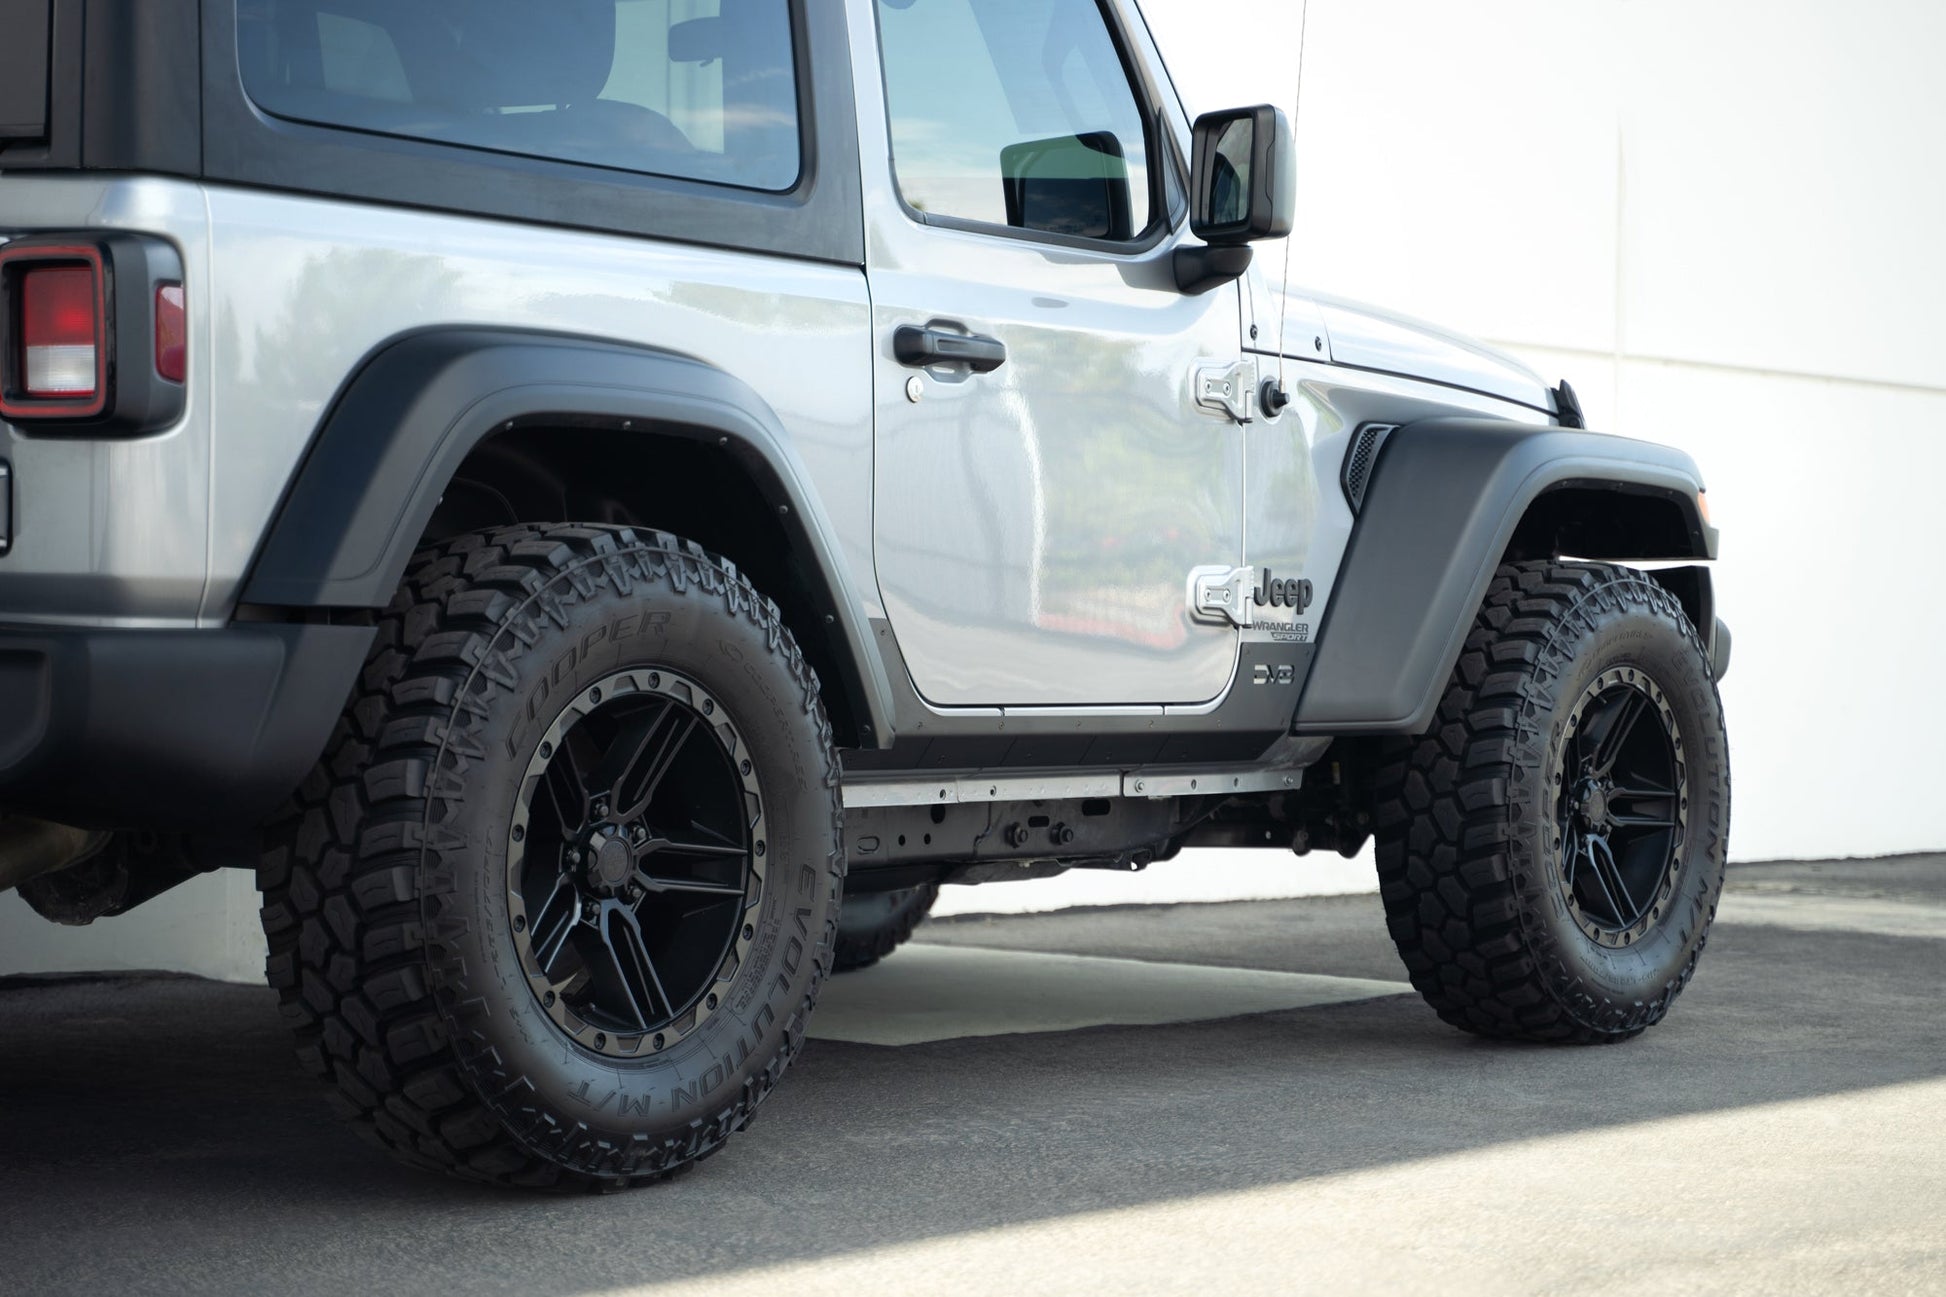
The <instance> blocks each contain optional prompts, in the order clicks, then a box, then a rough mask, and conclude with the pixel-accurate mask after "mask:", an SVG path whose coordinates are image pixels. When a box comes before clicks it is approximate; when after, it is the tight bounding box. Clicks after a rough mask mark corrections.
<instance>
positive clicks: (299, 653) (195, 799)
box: [0, 624, 372, 829]
mask: <svg viewBox="0 0 1946 1297" xmlns="http://www.w3.org/2000/svg"><path fill="white" fill-rule="evenodd" d="M371 639H372V630H371V629H370V628H369V627H359V626H328V625H278V624H261V625H241V624H239V625H236V626H231V627H228V628H226V629H222V630H127V629H86V630H82V629H59V630H55V629H42V628H36V627H0V715H4V716H6V717H7V718H8V724H7V726H6V727H5V728H4V730H0V810H5V811H12V812H17V813H20V814H25V815H33V816H38V817H40V818H42V819H50V820H56V821H59V822H60V823H63V824H75V825H80V826H82V827H90V828H94V827H101V828H122V827H128V828H136V827H139V828H154V829H186V828H207V827H216V826H221V825H235V824H254V823H257V822H258V821H260V820H262V819H263V818H265V817H266V816H268V815H269V814H270V813H272V812H273V811H274V810H276V808H277V806H278V805H279V803H281V802H282V801H283V799H284V798H285V797H287V796H288V795H289V794H290V791H291V790H292V789H293V788H295V787H296V786H297V784H298V781H299V780H301V779H302V778H303V777H304V775H305V773H306V772H307V771H308V770H309V769H310V768H311V765H312V764H313V763H314V762H315V761H316V760H317V757H318V753H319V752H320V751H322V750H323V748H324V744H325V740H326V739H327V738H328V737H329V736H330V733H331V727H332V726H333V725H334V724H336V723H337V719H338V716H339V713H340V712H342V711H343V710H344V705H345V699H346V697H347V696H349V694H350V692H351V686H352V682H353V681H354V680H355V679H356V678H357V675H358V671H359V669H360V667H361V666H362V665H363V664H364V661H365V654H366V652H367V650H368V649H369V647H370V645H371Z"/></svg>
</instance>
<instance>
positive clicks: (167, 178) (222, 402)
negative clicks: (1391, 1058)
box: [0, 0, 1729, 1187]
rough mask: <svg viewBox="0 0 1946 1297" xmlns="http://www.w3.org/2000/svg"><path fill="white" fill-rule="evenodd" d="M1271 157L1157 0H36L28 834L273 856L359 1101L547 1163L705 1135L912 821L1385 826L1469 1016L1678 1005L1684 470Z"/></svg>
mask: <svg viewBox="0 0 1946 1297" xmlns="http://www.w3.org/2000/svg"><path fill="white" fill-rule="evenodd" d="M84 11H85V19H86V21H85V24H84V21H83V19H84ZM1295 178H1296V177H1295V171H1294V161H1293V156H1292V143H1291V138H1290V129H1289V127H1288V125H1287V123H1286V122H1285V120H1284V118H1283V116H1282V115H1281V114H1280V113H1279V112H1277V111H1276V110H1275V109H1272V108H1254V109H1243V110H1239V111H1234V112H1224V113H1216V114H1212V115H1209V116H1205V117H1203V118H1202V119H1201V120H1199V121H1196V122H1194V123H1192V122H1191V121H1190V120H1189V119H1188V118H1187V116H1186V115H1185V114H1184V111H1183V108H1182V105H1181V103H1180V101H1179V100H1178V98H1177V96H1176V94H1175V92H1174V91H1173V90H1172V88H1171V86H1170V82H1169V77H1168V74H1167V72H1166V70H1165V68H1164V65H1163V61H1162V59H1161V57H1160V56H1159V54H1158V52H1157V50H1156V48H1155V45H1154V42H1153V40H1152V38H1151V36H1150V33H1149V31H1148V28H1147V26H1146V25H1145V23H1144V21H1143V18H1142V15H1141V13H1140V11H1139V9H1138V7H1137V4H1136V3H1135V0H413V2H412V3H409V4H406V3H398V2H397V0H202V3H200V4H197V3H191V2H190V0H0V887H18V888H19V889H20V891H21V892H22V893H23V895H24V896H25V898H26V899H27V900H28V901H29V902H30V903H31V904H32V905H33V906H34V907H35V908H36V909H37V910H38V911H39V912H40V913H42V914H43V915H46V916H47V917H49V918H52V919H55V920H58V921H61V922H67V923H86V922H89V921H91V920H94V919H96V918H100V917H103V916H107V915H114V914H119V913H122V912H124V911H126V910H128V909H131V908H133V907H134V906H136V905H139V904H140V903H142V902H143V901H145V900H147V899H149V898H150V897H153V896H154V895H156V894H157V893H159V892H161V891H162V890H164V889H166V888H168V887H170V886H173V885H174V884H176V883H178V882H180V881H182V880H183V879H185V878H188V877H191V876H192V875H194V874H196V873H198V872H200V871H204V870H208V869H212V868H221V867H239V866H240V867H248V868H254V869H255V870H256V871H257V877H258V880H259V885H260V887H261V890H262V893H263V922H264V928H265V931H266V932H267V934H268V936H269V946H270V957H269V969H268V971H269V978H270V982H271V984H272V985H273V986H274V987H276V989H277V991H278V994H279V995H280V997H281V999H282V1003H283V1008H284V1012H285V1014H286V1015H287V1017H288V1018H289V1021H290V1023H291V1026H292V1028H293V1030H294V1031H295V1033H296V1035H297V1039H298V1051H299V1054H300V1056H301V1058H302V1060H303V1062H304V1064H305V1065H306V1067H308V1068H309V1069H310V1070H311V1071H312V1072H314V1073H316V1074H317V1075H318V1076H319V1077H321V1078H323V1079H324V1080H326V1081H327V1082H328V1083H329V1084H330V1085H331V1087H332V1088H333V1089H334V1090H335V1093H336V1098H337V1106H338V1107H339V1108H340V1109H341V1110H342V1111H344V1112H345V1113H346V1114H347V1115H348V1116H349V1117H350V1119H351V1120H352V1121H353V1122H354V1123H355V1124H356V1125H357V1126H358V1127H359V1128H360V1129H361V1130H362V1131H363V1132H364V1133H365V1134H366V1135H368V1136H369V1137H371V1138H373V1139H374V1140H376V1141H377V1142H379V1143H381V1144H383V1145H384V1146H385V1147H387V1148H388V1149H390V1150H392V1151H393V1152H394V1153H396V1154H397V1155H398V1156H400V1157H401V1158H404V1159H405V1160H407V1161H409V1162H412V1163H414V1164H417V1165H421V1166H425V1167H431V1168H437V1169H440V1170H444V1171H448V1172H453V1173H457V1174H461V1175H465V1176H470V1177H475V1178H479V1179H485V1180H490V1181H494V1182H498V1183H504V1184H513V1185H526V1186H537V1187H549V1186H552V1187H585V1186H613V1185H622V1184H629V1183H635V1182H641V1181H646V1180H652V1179H655V1178H658V1177H661V1176H665V1175H667V1174H670V1173H672V1172H675V1171H678V1170H680V1169H682V1168H684V1167H686V1166H688V1165H690V1164H691V1163H693V1162H695V1161H696V1160H697V1159H699V1158H702V1157H705V1156H707V1155H709V1154H710V1153H712V1152H713V1151H715V1150H716V1149H717V1148H718V1147H719V1146H720V1145H721V1144H722V1142H723V1141H724V1140H725V1139H727V1138H728V1137H729V1136H730V1135H731V1134H732V1133H733V1132H735V1131H737V1130H738V1129H740V1128H741V1127H742V1126H743V1125H744V1124H745V1123H746V1122H748V1121H749V1120H750V1117H751V1115H752V1113H753V1112H754V1111H755V1109H756V1107H757V1105H758V1104H759V1103H761V1102H762V1100H763V1099H764V1097H765V1096H766V1095H767V1094H768V1093H769V1092H770V1090H771V1088H772V1087H773V1086H774V1085H776V1083H777V1082H778V1080H779V1079H780V1078H781V1077H782V1075H783V1072H784V1069H785V1068H786V1066H787V1065H788V1064H789V1063H790V1061H791V1060H792V1058H793V1057H794V1056H795V1055H796V1054H797V1052H798V1050H799V1049H800V1048H801V1046H802V1044H803V1041H804V1034H805V1026H806V1022H807V1019H808V1017H809V1015H810V1013H811V1012H812V1007H813V1004H814V1003H815V1001H816V999H817V995H818V990H819V987H820V984H821V982H822V981H823V979H824V978H825V976H826V975H827V974H829V973H830V972H831V971H833V969H834V968H836V969H844V968H847V967H855V966H858V965H860V964H864V963H869V962H871V961H873V960H875V959H878V958H880V957H882V956H884V955H886V954H887V953H889V952H890V951H891V950H892V948H893V947H894V946H895V945H897V943H898V942H899V941H900V940H902V939H903V938H904V937H905V936H907V935H908V934H909V933H910V932H911V930H912V926H913V924H914V923H915V922H917V920H918V919H919V918H920V917H921V916H922V915H923V914H924V912H925V911H926V909H927V908H928V907H929V906H930V905H931V903H932V901H933V898H934V897H935V895H936V894H937V889H938V887H939V885H941V884H943V883H953V882H960V883H975V882H982V881H989V880H994V879H1012V878H1028V877H1036V876H1042V875H1049V874H1055V873H1059V872H1061V871H1064V870H1069V869H1090V868H1108V869H1131V868H1140V867H1141V866H1143V865H1145V864H1147V863H1149V862H1150V861H1152V860H1159V859H1164V858H1167V857H1168V856H1170V855H1171V854H1173V853H1175V852H1177V851H1179V850H1181V849H1182V848H1183V847H1185V846H1231V847H1261V846H1265V845H1277V844H1281V845H1286V846H1289V847H1291V848H1293V849H1295V850H1296V851H1298V852H1299V853H1303V852H1308V851H1319V850H1334V851H1340V852H1344V853H1347V854H1350V853H1353V852H1355V851H1357V850H1358V849H1359V848H1360V847H1361V846H1362V845H1363V844H1364V843H1365V842H1366V841H1367V840H1368V839H1369V838H1373V837H1376V840H1377V855H1378V868H1379V876H1380V883H1381V887H1382V894H1383V898H1384V905H1385V910H1386V913H1387V916H1388V922H1389V926H1390V929H1391V933H1392V936H1393V937H1394V938H1395V939H1396V941H1397V944H1398V948H1399V952H1400V954H1401V956H1402V957H1403V959H1404V962H1405V965H1406V968H1407V969H1408V971H1409V973H1410V975H1411V978H1412V982H1413V984H1414V985H1415V986H1416V987H1417V988H1418V989H1419V990H1420V991H1421V992H1422V993H1423V994H1424V996H1425V998H1426V999H1427V1000H1428V1001H1429V1002H1430V1003H1431V1005H1432V1007H1433V1008H1434V1009H1435V1010H1436V1011H1437V1012H1438V1014H1439V1015H1440V1016H1441V1017H1442V1018H1444V1019H1445V1020H1446V1021H1448V1022H1450V1023H1452V1024H1454V1025H1455V1026H1458V1027H1461V1028H1464V1029H1466V1030H1469V1031H1473V1032H1478V1033H1481V1034H1484V1035H1489V1036H1496V1037H1507V1038H1519V1039H1527V1040H1545V1041H1569V1042H1599V1041H1609V1040H1615V1039H1618V1038H1623V1037H1627V1036H1631V1035H1634V1034H1636V1033H1639V1032H1641V1031H1642V1030H1643V1029H1645V1028H1646V1027H1647V1026H1649V1025H1650V1024H1651V1023H1654V1022H1656V1021H1657V1020H1658V1019H1660V1018H1661V1017H1662V1016H1663V1015H1664V1014H1665V1013H1666V1012H1667V1011H1668V1009H1669V1007H1670V1004H1671V1002H1672V1001H1673V1000H1674V999H1675V997H1676V995H1677V993H1678V992H1679V991H1680V990H1681V989H1682V987H1683V985H1684V983H1685V982H1686V981H1687V980H1688V978H1689V976H1690V974H1691V972H1692V970H1693V968H1694V966H1695V962H1696V959H1697V957H1698V955H1699V953H1700V951H1701V949H1702V946H1703V942H1704V938H1705V935H1706V933H1707V931H1708V928H1709V925H1710V921H1711V918H1712V916H1713V914H1714V910H1715V905H1716V901H1717V896H1718V892H1719V890H1720V888H1721V884H1722V877H1723V864H1724V844H1725V837H1726V833H1727V830H1728V818H1729V771H1728V763H1727V754H1726V746H1725V737H1724V729H1723V719H1722V711H1721V706H1720V703H1719V701H1718V697H1717V691H1716V684H1715V682H1716V680H1717V679H1718V678H1719V677H1720V676H1721V675H1722V673H1723V670H1724V667H1725V665H1726V662H1727V658H1728V651H1729V637H1728V634H1727V632H1726V631H1725V630H1724V629H1723V627H1722V626H1721V624H1720V623H1719V622H1718V620H1717V618H1716V614H1715V610H1714V601H1713V595H1712V590H1711V583H1710V576H1709V571H1708V569H1707V568H1706V567H1704V566H1701V564H1702V563H1704V562H1706V561H1707V560H1710V559H1712V558H1714V557H1715V554H1716V532H1715V530H1714V529H1713V528H1712V527H1711V525H1710V523H1709V519H1708V513H1707V509H1706V508H1705V504H1704V496H1703V491H1702V482H1701V479H1700V477H1699V475H1698V473H1697V470H1696V467H1695V465H1694V464H1693V463H1692V462H1691V461H1690V459H1689V458H1688V457H1687V456H1685V455H1683V454H1681V453H1679V452H1676V451H1673V450H1668V449H1665V448H1662V447H1659V446H1653V445H1647V444H1644V443H1640V442H1634V441H1626V440H1621V439H1618V438H1613V437H1607V436H1600V435H1596V434H1593V433H1590V432H1587V431H1584V430H1583V423H1582V416H1581V411H1580V409H1579V406H1578V404H1577V403H1576V401H1575V399H1574V396H1573V393H1572V392H1571V391H1570V390H1569V389H1568V388H1567V387H1566V386H1565V385H1563V386H1561V387H1558V388H1549V387H1548V386H1547V385H1546V384H1545V383H1543V382H1542V381H1540V380H1538V379H1537V378H1535V377H1534V376H1533V375H1532V374H1531V373H1529V372H1528V371H1527V370H1526V369H1524V368H1522V367H1521V366H1520V365H1518V364H1516V363H1514V362H1512V361H1510V360H1508V359H1507V358H1505V357H1503V356H1500V355H1497V354H1495V353H1493V352H1491V351H1488V350H1486V349H1484V348H1482V347H1480V346H1478V345H1476V344H1474V343H1471V342H1468V341H1466V340H1464V339H1460V338H1457V337H1453V336H1451V335H1449V334H1446V333H1443V332H1440V331H1437V330H1433V329H1429V328H1426V327H1424V326H1420V325H1416V324H1413V323H1410V322H1407V321H1404V320H1401V319H1398V318H1396V317H1393V316H1390V315H1387V314H1383V313H1381V312H1378V311H1374V310H1371V309H1369V308H1366V307H1362V306H1358V305H1355V304H1353V303H1349V302H1342V301H1334V300H1328V299H1325V298H1321V297H1318V296H1316V295H1313V294H1310V293H1306V292H1303V291H1299V290H1291V289H1287V288H1286V287H1285V286H1284V282H1285V280H1286V278H1287V276H1286V275H1285V274H1284V261H1285V248H1286V245H1287V243H1288V235H1289V233H1290V230H1291V223H1292V206H1293V193H1294V183H1295ZM1343 201H1347V202H1384V201H1388V196H1386V195H1346V196H1344V199H1343ZM1259 250H1261V251H1262V252H1263V253H1264V254H1265V255H1263V256H1255V255H1253V254H1254V253H1256V252H1258V251H1259ZM1296 272H1297V274H1298V276H1299V277H1300V278H1301V277H1302V274H1303V266H1302V264H1301V263H1300V264H1299V265H1298V266H1297V267H1296ZM1644 562H1650V563H1653V566H1652V567H1648V568H1644V567H1640V566H1635V567H1630V566H1622V565H1621V564H1625V563H1636V564H1640V563H1644Z"/></svg>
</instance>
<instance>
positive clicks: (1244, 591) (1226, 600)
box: [1189, 567, 1257, 627]
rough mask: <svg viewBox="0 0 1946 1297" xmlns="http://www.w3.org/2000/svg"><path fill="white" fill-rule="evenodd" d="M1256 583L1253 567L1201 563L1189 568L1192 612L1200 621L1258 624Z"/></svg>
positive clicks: (1190, 608)
mask: <svg viewBox="0 0 1946 1297" xmlns="http://www.w3.org/2000/svg"><path fill="white" fill-rule="evenodd" d="M1256 586H1257V569H1256V568H1254V567H1198V568H1191V569H1190V572H1189V615H1190V616H1192V617H1194V618H1196V619H1197V620H1198V621H1215V622H1228V623H1230V624H1231V625H1232V626H1243V627H1248V626H1252V625H1255V624H1256V623H1255V616H1256V608H1257V601H1256V600H1255V599H1253V598H1252V597H1251V591H1253V590H1254V589H1256Z"/></svg>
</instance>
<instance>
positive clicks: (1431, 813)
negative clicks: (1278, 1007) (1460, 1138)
mask: <svg viewBox="0 0 1946 1297" xmlns="http://www.w3.org/2000/svg"><path fill="white" fill-rule="evenodd" d="M1378 784H1379V799H1378V800H1379V805H1378V834H1377V838H1378V861H1379V882H1380V890H1381V894H1382V896H1383V898H1384V903H1385V910H1386V920H1387V924H1388V926H1389V927H1390V929H1391V932H1392V936H1393V939H1394V941H1395V942H1396V943H1397V945H1398V948H1399V954H1400V955H1401V956H1402V957H1403V959H1404V960H1405V964H1406V968H1407V971H1408V972H1409V973H1410V974H1411V977H1412V983H1413V985H1414V986H1415V987H1416V988H1417V989H1418V990H1419V991H1420V993H1421V994H1422V995H1424V996H1425V998H1426V1000H1427V1002H1428V1003H1430V1004H1431V1005H1432V1007H1433V1008H1434V1009H1435V1010H1436V1011H1437V1012H1438V1014H1439V1016H1440V1017H1441V1018H1443V1019H1445V1020H1446V1021H1447V1022H1450V1023H1452V1024H1454V1025H1455V1026H1458V1027H1461V1028H1464V1029H1466V1030H1468V1031H1473V1032H1477V1033H1479V1034H1482V1035H1488V1036H1498V1037H1504V1038H1512V1039H1523V1040H1558V1041H1574V1042H1582V1043H1598V1042H1604V1041H1613V1040H1622V1039H1626V1038H1628V1037H1630V1036H1634V1035H1637V1034H1639V1033H1640V1032H1641V1031H1643V1030H1644V1029H1645V1028H1647V1027H1648V1026H1650V1025H1651V1024H1653V1023H1655V1022H1657V1021H1659V1020H1661V1018H1662V1017H1663V1016H1664V1015H1665V1014H1666V1013H1668V1011H1669V1008H1670V1005H1671V1004H1672V1003H1673V1002H1674V1000H1675V998H1676V996H1677V994H1679V993H1680V992H1681V990H1682V989H1683V987H1684V986H1685V985H1686V984H1687V983H1688V981H1689V978H1690V976H1691V974H1692V973H1693V972H1694V970H1695V967H1696V960H1697V958H1698V956H1699V955H1700V954H1701V953H1702V949H1703V943H1704V940H1705V938H1706V937H1707V935H1708V932H1709V927H1710V923H1711V921H1712V919H1713V918H1714V916H1715V913H1716V902H1717V898H1718V896H1719V894H1720V893H1721V891H1722V886H1723V867H1724V851H1725V846H1726V841H1727V836H1728V832H1729V818H1730V776H1729V756H1728V741H1727V738H1726V736H1725V733H1724V728H1723V712H1722V704H1721V701H1720V700H1719V698H1718V696H1717V692H1716V685H1715V682H1714V680H1713V679H1712V678H1711V674H1710V668H1709V659H1708V655H1707V653H1706V652H1705V650H1704V648H1703V645H1702V642H1701V640H1700V639H1699V637H1698V636H1697V634H1696V631H1695V629H1694V628H1693V627H1692V626H1691V625H1690V623H1689V621H1688V619H1687V618H1686V617H1685V616H1684V614H1683V611H1682V608H1681V606H1680V605H1679V604H1678V603H1677V601H1676V600H1675V598H1674V597H1673V596H1672V595H1671V594H1670V593H1669V592H1668V591H1667V590H1666V589H1664V588H1663V587H1662V586H1661V585H1659V584H1657V583H1656V581H1655V580H1654V579H1653V578H1651V577H1649V576H1647V575H1645V574H1644V573H1641V572H1636V571H1632V570H1629V569H1626V568H1617V567H1610V566H1605V565H1598V564H1583V563H1521V564H1513V565H1508V566H1505V567H1502V568H1501V569H1500V571H1499V573H1498V574H1497V575H1496V577H1495V580H1494V582H1493V586H1492V588H1491V590H1490V591H1489V593H1488V596H1487V600H1486V604H1485V606H1484V607H1483V609H1482V610H1481V612H1480V616H1479V620H1478V621H1477V622H1476V623H1475V625H1474V627H1473V630H1472V632H1471V634H1470V635H1469V636H1468V638H1467V641H1466V646H1465V649H1464V651H1463V652H1462V654H1461V657H1460V661H1459V664H1458V666H1457V667H1456V669H1455V670H1454V673H1453V679H1452V681H1451V683H1450V684H1449V686H1448V687H1447V691H1446V695H1445V698H1444V699H1443V701H1442V702H1441V704H1440V707H1439V713H1438V718H1437V721H1436V722H1435V725H1434V728H1433V730H1432V732H1431V733H1429V734H1426V735H1424V736H1423V737H1421V738H1419V739H1416V740H1413V741H1412V742H1410V743H1405V744H1401V745H1400V746H1399V747H1398V748H1396V749H1395V750H1394V751H1393V752H1392V754H1391V759H1390V760H1389V761H1387V762H1386V763H1385V764H1384V766H1383V767H1382V768H1381V770H1380V773H1379V779H1378Z"/></svg>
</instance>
